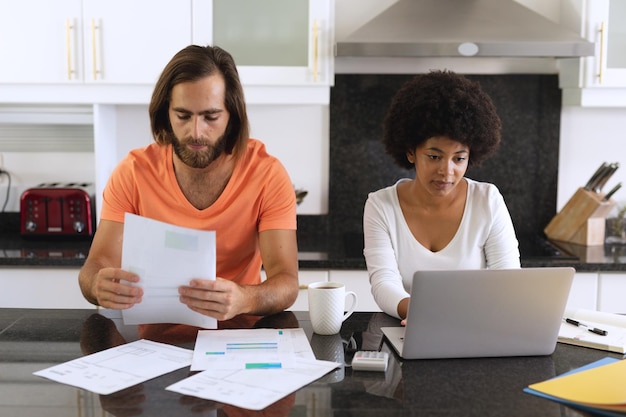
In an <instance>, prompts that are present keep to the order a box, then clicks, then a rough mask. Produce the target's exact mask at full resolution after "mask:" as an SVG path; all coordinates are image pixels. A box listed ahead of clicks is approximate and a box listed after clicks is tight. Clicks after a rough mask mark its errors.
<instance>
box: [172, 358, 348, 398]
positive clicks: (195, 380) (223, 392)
mask: <svg viewBox="0 0 626 417" xmlns="http://www.w3.org/2000/svg"><path fill="white" fill-rule="evenodd" d="M339 366H340V364H339V363H337V362H328V361H320V360H305V359H298V360H297V364H296V367H295V368H290V369H285V368H283V369H246V370H213V369H212V370H208V371H203V372H200V373H198V374H195V375H193V376H191V377H189V378H186V379H183V380H182V381H180V382H177V383H175V384H172V385H170V386H168V387H167V388H165V389H166V390H168V391H174V392H178V393H180V394H183V395H192V396H194V397H198V398H204V399H206V400H212V401H218V402H221V403H225V404H231V405H234V406H236V407H241V408H247V409H249V410H262V409H264V408H266V407H268V406H270V405H272V404H273V403H275V402H276V401H278V400H280V399H281V398H284V397H286V396H287V395H289V394H291V393H292V392H294V391H296V390H298V389H300V388H302V387H303V386H305V385H307V384H309V383H311V382H313V381H315V380H316V379H319V378H321V377H323V376H324V375H326V374H327V373H328V372H330V371H332V370H333V369H335V368H337V367H339Z"/></svg>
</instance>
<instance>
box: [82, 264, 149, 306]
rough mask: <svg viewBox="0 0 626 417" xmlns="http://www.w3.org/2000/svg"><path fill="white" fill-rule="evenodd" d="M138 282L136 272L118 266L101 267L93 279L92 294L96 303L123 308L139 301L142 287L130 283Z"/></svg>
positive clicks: (141, 295)
mask: <svg viewBox="0 0 626 417" xmlns="http://www.w3.org/2000/svg"><path fill="white" fill-rule="evenodd" d="M137 282H139V277H138V276H137V275H136V274H133V273H131V272H128V271H125V270H123V269H120V268H102V269H101V270H99V271H98V273H97V274H96V277H95V279H94V281H93V289H92V294H93V295H94V297H95V298H96V300H97V301H98V305H99V306H101V307H105V308H111V309H116V310H123V309H127V308H130V307H132V306H134V305H135V304H137V303H140V302H141V298H142V297H143V289H141V288H139V287H135V286H133V285H131V284H130V283H137Z"/></svg>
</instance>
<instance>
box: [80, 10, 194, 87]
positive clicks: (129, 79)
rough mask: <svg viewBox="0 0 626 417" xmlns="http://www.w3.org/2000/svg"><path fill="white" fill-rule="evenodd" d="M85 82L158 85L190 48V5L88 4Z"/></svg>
mask: <svg viewBox="0 0 626 417" xmlns="http://www.w3.org/2000/svg"><path fill="white" fill-rule="evenodd" d="M83 41H84V44H85V47H84V51H85V52H84V68H85V75H84V81H85V82H87V83H94V82H95V83H98V82H104V83H123V84H144V83H147V84H154V83H155V82H156V80H157V78H158V76H159V75H160V73H161V71H162V70H163V68H164V67H165V65H166V64H167V62H168V61H169V60H170V59H171V58H172V56H173V55H174V54H175V53H176V52H178V51H179V50H180V49H182V48H184V47H185V46H187V45H189V44H190V43H191V2H190V1H189V0H187V1H180V0H175V1H174V0H132V1H128V0H107V1H101V0H83Z"/></svg>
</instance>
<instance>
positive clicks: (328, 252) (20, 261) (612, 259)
mask: <svg viewBox="0 0 626 417" xmlns="http://www.w3.org/2000/svg"><path fill="white" fill-rule="evenodd" d="M17 216H19V215H17ZM3 218H4V219H6V218H7V217H6V214H4V217H0V267H2V266H19V267H77V268H80V267H81V266H82V265H83V263H84V261H85V258H86V257H87V254H88V252H89V246H90V244H91V241H90V240H89V239H80V240H67V239H66V240H60V239H48V240H45V239H41V240H33V239H25V238H23V237H22V236H21V235H20V233H19V226H18V222H19V217H15V216H14V215H13V216H9V220H10V221H9V222H7V221H4V222H3V221H2V219H3ZM520 241H522V240H521V239H520ZM523 243H524V244H523V245H522V248H521V249H522V250H521V252H522V266H523V267H546V266H571V267H574V268H575V269H576V270H577V271H578V272H599V271H605V272H622V271H626V245H605V246H590V247H586V246H580V245H573V244H567V243H562V242H552V244H549V246H551V249H553V250H554V249H555V250H557V251H559V252H561V254H562V256H552V255H546V254H545V253H544V252H545V251H539V250H537V246H545V245H546V244H545V243H544V242H541V241H539V242H535V240H533V241H532V242H530V241H527V240H524V242H523ZM298 249H299V265H300V269H322V270H331V269H340V270H365V269H366V266H365V259H364V258H363V235H362V234H360V233H343V234H341V235H332V234H330V235H325V234H324V235H322V234H313V233H298Z"/></svg>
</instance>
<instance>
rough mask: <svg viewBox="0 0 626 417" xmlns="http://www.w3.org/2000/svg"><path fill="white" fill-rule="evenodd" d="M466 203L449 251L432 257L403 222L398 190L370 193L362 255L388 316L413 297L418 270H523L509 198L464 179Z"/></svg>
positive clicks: (445, 249) (365, 217) (392, 314)
mask: <svg viewBox="0 0 626 417" xmlns="http://www.w3.org/2000/svg"><path fill="white" fill-rule="evenodd" d="M465 180H466V181H467V183H468V187H467V201H466V203H465V211H464V212H463V218H462V219H461V224H460V226H459V228H458V230H457V231H456V234H455V235H454V237H453V238H452V240H451V241H450V243H448V245H447V246H446V247H445V248H443V249H442V250H440V251H437V252H432V251H430V250H429V249H427V248H425V247H424V246H422V244H420V243H419V242H418V241H417V239H415V237H414V236H413V234H412V233H411V231H410V229H409V226H408V225H407V223H406V220H405V219H404V215H403V213H402V209H401V208H400V201H399V199H398V192H397V185H398V183H400V182H402V181H407V180H406V179H401V180H399V181H398V182H397V183H395V184H394V185H391V186H389V187H387V188H383V189H381V190H378V191H375V192H373V193H370V194H369V196H368V199H367V201H366V202H365V209H364V212H363V234H364V238H365V248H364V250H363V254H364V255H365V261H366V264H367V271H368V274H369V278H370V284H371V289H372V295H373V296H374V299H375V300H376V303H377V304H378V306H379V307H380V308H381V309H382V310H383V311H384V312H385V313H387V314H389V315H391V316H394V317H399V316H398V303H399V302H400V301H401V300H402V299H404V298H406V297H409V293H410V291H411V284H412V280H413V274H414V273H415V271H418V270H442V269H482V268H491V269H504V268H520V255H519V248H518V241H517V238H516V236H515V230H514V228H513V222H512V221H511V216H510V214H509V211H508V209H507V207H506V204H505V203H504V198H503V197H502V194H500V191H499V190H498V189H497V187H496V186H495V185H493V184H489V183H485V182H478V181H474V180H471V179H469V178H465Z"/></svg>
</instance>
